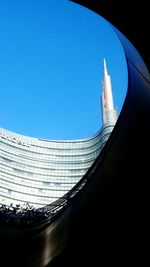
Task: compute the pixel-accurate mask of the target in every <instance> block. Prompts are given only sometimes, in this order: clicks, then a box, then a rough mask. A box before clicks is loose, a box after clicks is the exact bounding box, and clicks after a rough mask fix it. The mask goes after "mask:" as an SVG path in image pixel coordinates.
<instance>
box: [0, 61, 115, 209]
mask: <svg viewBox="0 0 150 267" xmlns="http://www.w3.org/2000/svg"><path fill="white" fill-rule="evenodd" d="M103 64H104V77H103V90H102V95H101V107H102V128H101V129H100V131H99V132H98V133H97V134H95V135H93V136H91V137H89V138H85V139H80V140H65V141H62V140H60V141H56V140H45V139H41V138H32V137H27V136H23V135H20V134H16V133H13V132H10V131H7V130H5V129H2V128H0V204H4V205H8V206H9V205H10V204H13V205H17V204H20V205H21V206H22V205H24V204H26V203H29V204H30V205H32V206H34V207H36V208H40V207H43V206H45V205H48V204H50V203H52V202H54V201H55V200H57V199H58V198H60V197H62V196H63V195H65V194H66V193H67V192H68V191H69V190H70V189H71V188H73V186H74V185H75V184H76V183H77V182H78V181H79V180H80V179H81V178H82V177H83V176H84V174H85V173H86V172H87V170H88V169H89V168H90V166H91V165H92V163H93V162H94V161H95V159H96V158H97V156H98V155H99V153H100V151H101V149H102V147H103V146H104V144H105V143H106V141H107V139H108V137H109V135H110V133H111V132H112V130H113V127H114V125H115V123H116V120H117V111H116V109H115V108H114V104H113V95H112V87H111V79H110V76H109V74H108V71H107V67H106V61H105V59H104V63H103Z"/></svg>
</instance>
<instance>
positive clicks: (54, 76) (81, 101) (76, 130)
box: [0, 0, 127, 139]
mask: <svg viewBox="0 0 150 267" xmlns="http://www.w3.org/2000/svg"><path fill="white" fill-rule="evenodd" d="M104 57H105V58H106V62H107V67H108V71H109V74H110V75H111V79H112V87H113V94H114V102H115V106H117V107H118V110H119V111H120V110H121V107H122V104H123V101H124V98H125V94H126V87H127V71H126V63H125V57H124V52H123V49H122V47H121V44H120V42H119V40H118V38H117V36H116V34H115V33H114V31H113V29H112V28H111V27H110V25H109V24H108V23H107V22H106V21H105V20H104V19H103V18H101V17H100V16H99V15H97V14H96V13H94V12H92V11H90V10H88V9H86V8H84V7H81V6H80V5H77V4H74V3H72V2H70V1H68V0H44V1H43V0H13V1H12V0H1V1H0V99H1V112H0V127H2V128H6V129H8V130H11V131H14V132H17V133H20V134H24V135H28V136H33V137H41V138H46V139H47V138H48V139H80V138H85V137H88V136H91V135H92V134H95V133H96V132H97V131H98V130H99V129H100V127H101V110H100V109H101V107H100V94H101V90H102V77H103V64H102V63H103V62H102V61H103V58H104Z"/></svg>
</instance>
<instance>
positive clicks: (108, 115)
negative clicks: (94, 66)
mask: <svg viewBox="0 0 150 267" xmlns="http://www.w3.org/2000/svg"><path fill="white" fill-rule="evenodd" d="M103 75H104V76H103V81H102V87H103V90H102V95H101V106H102V120H103V125H104V124H108V123H112V121H113V122H114V121H116V119H117V116H116V115H115V113H116V110H115V109H114V102H113V94H112V85H111V78H110V75H109V74H108V70H107V65H106V60H105V58H104V59H103Z"/></svg>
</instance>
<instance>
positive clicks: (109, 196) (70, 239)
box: [0, 0, 150, 267]
mask: <svg viewBox="0 0 150 267" xmlns="http://www.w3.org/2000/svg"><path fill="white" fill-rule="evenodd" d="M75 2H80V3H81V4H85V5H86V6H89V7H90V8H91V9H93V10H96V11H97V13H100V14H102V15H104V16H105V17H106V18H107V19H108V20H109V21H111V22H112V23H113V24H115V26H118V28H119V29H121V30H122V31H123V32H124V33H126V35H127V36H129V38H130V37H131V36H132V34H133V36H135V39H134V42H135V43H134V45H136V44H137V46H136V47H137V48H140V49H139V51H140V52H141V51H144V50H145V47H144V45H143V43H141V42H140V41H139V42H138V40H139V39H138V36H139V33H138V34H137V37H136V32H135V31H134V33H132V30H133V29H132V27H133V26H134V25H132V21H131V20H129V25H131V29H130V30H129V32H128V31H127V30H124V27H125V29H126V28H127V26H126V25H125V24H126V20H124V19H123V18H124V16H121V14H122V13H121V12H123V13H124V11H125V10H126V12H127V13H126V14H128V9H129V7H130V4H129V3H130V2H129V1H126V2H124V3H123V4H124V6H125V7H126V8H125V9H124V8H123V7H117V9H118V10H119V13H117V14H116V9H115V8H114V6H115V3H116V5H117V1H111V2H113V4H114V6H113V7H112V8H111V9H110V6H109V5H108V4H110V2H109V1H106V0H105V1H92V0H91V1H88V2H87V1H75ZM100 2H101V3H102V5H101V3H100ZM89 3H90V4H89ZM93 5H94V6H93ZM111 5H112V4H111ZM143 6H144V2H143V5H142V8H143ZM119 8H120V9H119ZM145 8H146V7H145ZM109 12H110V13H109ZM113 12H114V13H113ZM117 12H118V11H117ZM129 13H130V12H129ZM117 15H118V16H117ZM134 19H135V20H136V16H135V17H134ZM120 20H121V22H120V23H121V25H120V26H119V21H120ZM117 23H118V24H117ZM144 23H145V20H143V21H142V22H141V24H142V26H143V27H145V24H144ZM134 24H135V22H134ZM122 25H123V26H122ZM124 25H125V26H124ZM138 25H139V24H138V23H137V26H138ZM122 27H123V28H122ZM141 28H142V27H141ZM127 29H128V28H127ZM115 30H116V32H117V34H118V37H119V39H120V41H121V43H122V45H123V48H124V51H125V55H126V60H127V67H128V92H127V96H126V99H125V102H124V105H123V108H122V111H121V114H120V116H119V119H118V121H117V124H116V125H115V128H114V130H113V132H112V134H111V136H110V138H109V140H108V142H107V143H106V145H105V147H104V148H103V150H102V152H101V154H100V155H99V157H98V158H97V160H96V161H95V162H94V164H93V165H92V167H91V168H90V170H89V171H88V172H87V174H86V175H85V176H84V177H83V179H82V182H83V180H84V179H85V181H86V183H85V184H84V187H83V188H82V190H79V192H77V193H76V194H75V195H74V196H73V197H71V198H70V197H69V198H68V199H67V202H66V205H64V206H63V208H62V209H61V210H60V212H59V213H56V215H54V216H52V219H50V220H47V221H44V222H43V223H42V224H40V225H37V226H36V227H34V228H30V229H23V230H21V231H19V230H18V229H6V228H1V229H0V238H1V244H3V246H2V249H1V252H0V253H1V255H0V256H1V265H2V266H15V267H17V266H22V267H23V266H26V267H28V266H30V267H44V266H77V265H81V264H84V266H85V265H89V264H90V265H91V266H99V265H100V264H101V265H102V266H103V265H104V266H105V265H106V264H107V263H109V264H110V263H111V265H112V264H115V265H118V266H122V265H123V264H129V263H130V264H134V265H135V264H137V263H138V264H142V266H143V265H145V262H146V260H147V258H146V256H147V255H146V253H147V251H148V248H147V244H146V241H145V239H147V235H148V229H149V226H148V217H149V216H148V215H149V214H148V213H149V212H148V211H149V186H148V185H149V184H148V180H149V157H148V156H147V152H149V151H150V138H149V136H150V129H149V119H150V85H149V81H150V80H149V74H148V71H147V68H146V66H145V65H144V63H143V61H142V59H141V57H140V56H139V55H138V54H137V51H135V50H134V48H133V46H132V45H131V44H130V43H129V41H128V40H127V39H126V38H125V37H124V36H123V35H122V34H121V33H120V32H119V31H118V30H117V29H115ZM138 30H139V29H138ZM138 30H137V32H138ZM139 31H140V30H139ZM142 34H143V33H142ZM146 37H147V36H145V40H146ZM131 40H132V38H131ZM136 42H137V43H136ZM141 54H142V53H141ZM143 55H144V59H145V62H147V61H148V57H147V56H146V55H147V54H146V53H144V54H143ZM79 185H81V184H80V183H79V184H78V185H77V186H76V187H75V188H74V189H77V188H78V187H79ZM76 191H77V190H76ZM2 262H4V263H2Z"/></svg>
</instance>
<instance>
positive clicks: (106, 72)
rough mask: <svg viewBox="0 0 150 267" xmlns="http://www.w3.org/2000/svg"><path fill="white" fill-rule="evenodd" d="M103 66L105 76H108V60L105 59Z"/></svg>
mask: <svg viewBox="0 0 150 267" xmlns="http://www.w3.org/2000/svg"><path fill="white" fill-rule="evenodd" d="M103 66H104V76H106V75H108V71H107V66H106V60H105V58H103Z"/></svg>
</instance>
